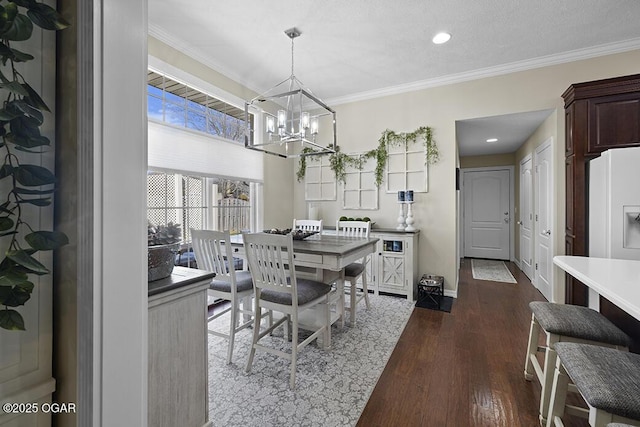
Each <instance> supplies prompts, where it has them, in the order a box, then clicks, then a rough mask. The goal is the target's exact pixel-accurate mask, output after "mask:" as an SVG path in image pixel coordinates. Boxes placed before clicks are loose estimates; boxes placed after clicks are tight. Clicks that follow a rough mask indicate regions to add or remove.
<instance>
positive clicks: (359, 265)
mask: <svg viewBox="0 0 640 427" xmlns="http://www.w3.org/2000/svg"><path fill="white" fill-rule="evenodd" d="M370 231H371V223H370V222H369V221H340V220H338V221H336V232H337V233H338V235H339V236H351V237H366V238H368V237H369V232H370ZM367 262H369V257H368V256H365V257H364V258H362V260H361V261H360V262H354V263H351V264H349V265H347V266H346V267H345V268H344V280H345V282H349V283H350V284H351V286H350V287H349V305H348V306H346V305H345V307H346V308H347V309H348V310H349V312H350V320H351V326H354V325H355V324H356V305H357V304H358V303H359V302H360V301H362V300H364V302H365V305H366V307H367V309H368V308H369V307H370V305H369V289H367ZM358 279H362V291H358V289H357V283H358ZM345 290H346V288H345Z"/></svg>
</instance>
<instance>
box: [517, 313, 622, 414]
mask: <svg viewBox="0 0 640 427" xmlns="http://www.w3.org/2000/svg"><path fill="white" fill-rule="evenodd" d="M529 308H530V309H531V329H530V331H529V344H528V346H527V358H526V360H525V365H524V377H525V379H526V380H527V381H531V380H532V379H533V373H532V370H533V371H534V372H535V374H536V376H537V378H538V381H539V382H540V385H541V386H542V391H541V392H540V415H539V416H540V423H541V424H543V425H544V423H545V422H546V416H547V412H548V410H549V399H550V396H551V384H552V380H553V369H554V366H555V364H556V357H557V356H556V353H555V351H554V345H555V344H556V343H558V342H563V341H564V342H566V341H568V342H579V343H591V344H597V345H602V346H608V347H615V348H617V349H619V350H626V349H628V346H629V343H630V338H629V337H628V336H627V335H626V334H625V333H624V332H622V331H621V330H620V329H618V328H617V327H616V326H615V325H614V324H613V323H611V322H610V321H609V320H608V319H607V318H606V317H604V316H603V315H602V314H600V313H598V312H597V311H595V310H592V309H590V308H588V307H580V306H577V305H567V304H555V303H550V302H543V301H533V302H530V303H529ZM541 331H542V332H544V333H545V334H546V344H545V345H544V346H542V347H539V346H538V335H539V334H540V332H541ZM538 351H544V352H545V356H544V362H543V367H541V366H540V363H539V362H538V359H537V357H536V353H537V352H538Z"/></svg>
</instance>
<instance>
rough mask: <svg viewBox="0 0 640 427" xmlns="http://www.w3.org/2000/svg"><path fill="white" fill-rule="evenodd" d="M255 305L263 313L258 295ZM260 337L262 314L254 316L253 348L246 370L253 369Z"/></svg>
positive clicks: (257, 311) (258, 311) (257, 310)
mask: <svg viewBox="0 0 640 427" xmlns="http://www.w3.org/2000/svg"><path fill="white" fill-rule="evenodd" d="M255 298H256V300H255V307H256V311H255V312H256V313H261V308H260V302H259V301H260V299H259V296H258V295H256V297H255ZM259 337H260V316H255V315H254V316H253V338H252V339H251V350H250V351H249V358H248V359H247V366H245V368H244V370H245V372H250V371H251V366H252V365H253V357H254V356H255V355H256V344H257V342H258V338H259Z"/></svg>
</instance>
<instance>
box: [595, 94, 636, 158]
mask: <svg viewBox="0 0 640 427" xmlns="http://www.w3.org/2000/svg"><path fill="white" fill-rule="evenodd" d="M588 123H589V146H588V150H587V152H588V153H589V154H599V153H601V152H603V151H605V150H608V149H610V148H618V147H632V146H637V145H638V144H640V99H638V94H637V93H627V94H623V95H611V96H602V97H599V98H593V99H590V100H589V122H588Z"/></svg>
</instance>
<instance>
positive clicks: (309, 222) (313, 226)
mask: <svg viewBox="0 0 640 427" xmlns="http://www.w3.org/2000/svg"><path fill="white" fill-rule="evenodd" d="M292 230H302V231H317V232H318V233H322V220H321V219H318V220H315V219H294V220H293V228H292Z"/></svg>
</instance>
